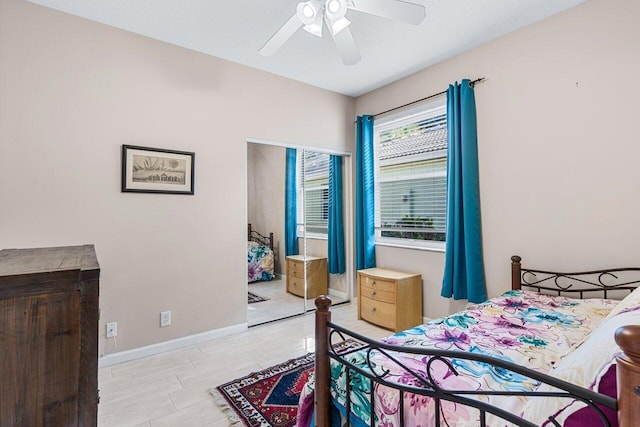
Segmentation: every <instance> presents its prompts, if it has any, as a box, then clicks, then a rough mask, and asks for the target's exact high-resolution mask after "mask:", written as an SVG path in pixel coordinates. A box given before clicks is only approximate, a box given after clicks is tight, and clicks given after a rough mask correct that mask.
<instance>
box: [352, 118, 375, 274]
mask: <svg viewBox="0 0 640 427" xmlns="http://www.w3.org/2000/svg"><path fill="white" fill-rule="evenodd" d="M356 124H357V125H356V269H358V270H362V269H363V268H371V267H375V266H376V248H375V208H374V204H373V203H374V200H373V192H374V180H373V116H359V117H358V120H357V121H356Z"/></svg>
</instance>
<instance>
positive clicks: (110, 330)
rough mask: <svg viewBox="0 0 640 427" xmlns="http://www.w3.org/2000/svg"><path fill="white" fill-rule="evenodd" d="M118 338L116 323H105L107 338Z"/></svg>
mask: <svg viewBox="0 0 640 427" xmlns="http://www.w3.org/2000/svg"><path fill="white" fill-rule="evenodd" d="M115 336H118V322H111V323H107V338H113V337H115Z"/></svg>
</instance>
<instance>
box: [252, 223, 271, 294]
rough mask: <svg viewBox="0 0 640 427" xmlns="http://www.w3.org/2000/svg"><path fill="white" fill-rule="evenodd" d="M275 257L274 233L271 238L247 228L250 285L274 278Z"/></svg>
mask: <svg viewBox="0 0 640 427" xmlns="http://www.w3.org/2000/svg"><path fill="white" fill-rule="evenodd" d="M274 265H275V255H274V252H273V233H269V237H267V236H264V235H262V234H260V233H258V232H257V231H255V230H253V228H252V227H251V224H249V225H248V226H247V280H248V281H249V283H251V282H257V281H268V280H272V279H273V277H274V274H275V272H274Z"/></svg>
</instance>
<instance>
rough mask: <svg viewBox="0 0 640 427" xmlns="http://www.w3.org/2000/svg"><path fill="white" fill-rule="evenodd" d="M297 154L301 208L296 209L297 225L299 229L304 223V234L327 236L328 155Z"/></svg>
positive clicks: (301, 152)
mask: <svg viewBox="0 0 640 427" xmlns="http://www.w3.org/2000/svg"><path fill="white" fill-rule="evenodd" d="M299 152H300V154H299V155H298V171H299V179H298V183H299V189H298V191H299V192H298V194H299V197H298V200H299V203H300V204H301V206H299V209H298V212H299V214H298V223H299V225H300V226H301V227H302V226H303V225H304V224H305V223H306V233H319V234H327V227H328V218H329V155H328V154H324V153H317V152H314V151H307V150H299ZM302 204H303V206H302ZM300 213H303V215H300Z"/></svg>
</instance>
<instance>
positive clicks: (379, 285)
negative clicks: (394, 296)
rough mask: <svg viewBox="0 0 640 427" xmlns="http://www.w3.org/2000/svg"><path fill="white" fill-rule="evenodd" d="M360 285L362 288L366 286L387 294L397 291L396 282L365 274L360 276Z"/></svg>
mask: <svg viewBox="0 0 640 427" xmlns="http://www.w3.org/2000/svg"><path fill="white" fill-rule="evenodd" d="M360 283H361V284H362V286H366V287H368V288H372V289H378V290H381V291H386V292H395V291H396V282H394V281H391V280H385V279H380V278H378V277H371V276H367V275H365V274H362V273H361V274H360Z"/></svg>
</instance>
